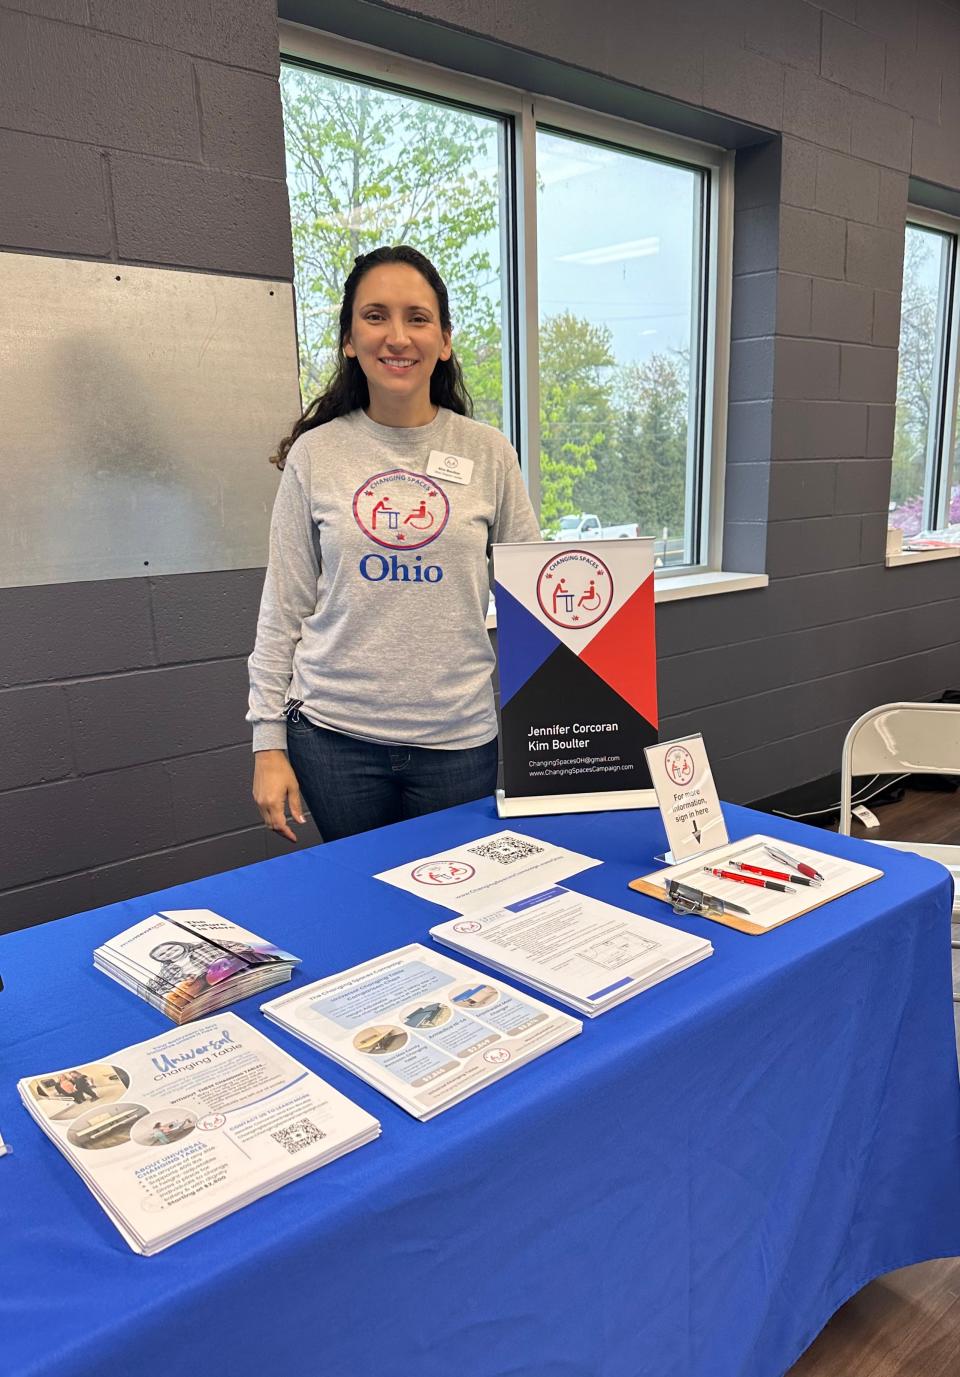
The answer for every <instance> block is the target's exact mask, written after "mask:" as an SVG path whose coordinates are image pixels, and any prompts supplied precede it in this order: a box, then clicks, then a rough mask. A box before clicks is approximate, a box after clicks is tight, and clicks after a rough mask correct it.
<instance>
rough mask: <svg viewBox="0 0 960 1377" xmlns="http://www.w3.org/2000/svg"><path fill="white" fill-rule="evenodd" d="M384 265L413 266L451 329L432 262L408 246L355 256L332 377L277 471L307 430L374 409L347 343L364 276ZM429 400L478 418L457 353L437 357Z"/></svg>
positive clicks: (274, 460) (278, 457) (274, 458)
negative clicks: (351, 413) (353, 413)
mask: <svg viewBox="0 0 960 1377" xmlns="http://www.w3.org/2000/svg"><path fill="white" fill-rule="evenodd" d="M384 263H406V264H407V266H408V267H411V268H416V270H417V272H418V273H419V274H420V275H421V277H423V278H425V279H426V281H427V282H429V284H430V286H431V287H432V288H433V290H434V292H435V293H436V297H437V302H438V304H439V306H440V328H441V330H444V331H447V330H450V328H451V322H450V300H449V297H448V296H447V288H446V284H445V283H444V280H443V278H442V277H441V276H440V274H439V273H438V272H437V270H436V268H435V267H434V266H433V264H432V263H431V262H430V260H429V258H426V257H425V256H424V255H423V254H422V253H420V252H419V251H418V250H417V249H412V248H410V247H409V245H407V244H395V245H392V246H391V245H384V246H382V247H381V248H379V249H372V250H371V251H370V253H362V254H360V255H359V256H358V257H357V258H355V259H354V261H353V267H352V269H351V270H350V276H349V277H348V278H347V280H346V282H345V283H344V286H343V301H342V303H341V305H340V332H339V335H338V336H337V353H336V365H335V367H334V371H333V376H332V377H331V378H330V381H329V382H328V383H327V386H326V388H325V389H324V391H323V392H322V393H321V394H320V396H319V397H315V398H314V399H313V401H312V402H311V403H310V405H309V406H308V407H307V409H306V411H304V413H303V415H302V416H301V417H300V419H299V421H298V422H297V423H296V425H295V426H294V427H293V430H291V432H290V434H289V435H288V436H287V437H286V439H284V440H282V441H281V442H280V444H279V445H278V447H277V452H276V454H273V455H271V456H270V462H271V464H276V466H277V468H278V469H282V468H283V466H284V464H285V463H286V462H287V455H288V454H289V452H290V447H291V445H292V444H293V443H294V441H295V440H298V439H299V438H300V436H301V435H302V434H303V433H304V431H306V430H313V428H314V426H322V425H326V423H327V421H333V420H335V419H336V417H337V416H346V415H347V414H348V413H349V412H351V411H356V410H357V408H358V407H366V406H369V404H370V389H369V388H368V387H367V379H366V377H365V376H364V372H363V369H362V368H361V367H360V365H359V363H358V362H357V360H356V359H351V358H348V357H347V355H346V354H345V353H344V352H343V342H344V340H345V339H346V337H347V335H349V333H350V330H351V328H352V326H353V301H354V297H355V296H356V294H357V287H358V286H359V284H360V280H361V278H363V277H364V276H365V274H367V273H368V272H370V270H371V269H372V268H379V267H380V266H381V265H382V264H384ZM430 400H431V402H433V404H434V406H445V407H447V408H449V410H450V411H456V412H457V414H458V415H460V416H472V415H473V402H472V400H471V398H470V393H469V392H468V391H467V387H466V384H465V383H464V381H463V371H462V369H461V367H460V362H459V360H458V359H457V356H456V355H455V354H453V353H451V355H450V357H449V358H448V359H438V361H437V366H436V368H434V370H433V373H432V374H431V376H430Z"/></svg>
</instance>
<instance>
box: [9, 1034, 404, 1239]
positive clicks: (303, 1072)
mask: <svg viewBox="0 0 960 1377" xmlns="http://www.w3.org/2000/svg"><path fill="white" fill-rule="evenodd" d="M17 1089H18V1091H19V1092H20V1098H21V1099H22V1101H23V1103H24V1105H25V1106H26V1108H27V1109H28V1110H29V1112H30V1114H31V1115H32V1116H33V1118H34V1119H35V1120H36V1121H37V1123H38V1124H39V1125H40V1127H41V1128H42V1129H43V1131H44V1133H46V1135H47V1136H48V1137H49V1138H51V1139H52V1140H53V1142H54V1143H55V1144H56V1146H57V1147H58V1148H59V1149H60V1151H61V1152H62V1153H63V1155H64V1156H65V1157H66V1158H67V1160H68V1161H69V1162H70V1164H71V1165H72V1166H73V1167H75V1168H76V1170H77V1171H78V1172H79V1173H80V1176H81V1177H82V1178H83V1180H84V1182H85V1183H86V1185H87V1186H89V1188H90V1190H91V1191H92V1192H93V1194H94V1195H95V1196H96V1198H97V1200H98V1201H99V1202H100V1204H101V1205H102V1206H103V1208H104V1210H106V1212H107V1214H108V1215H109V1216H110V1218H111V1219H112V1220H113V1222H114V1224H115V1225H116V1226H117V1228H118V1229H119V1230H120V1232H121V1233H122V1234H123V1236H124V1238H125V1239H126V1240H127V1242H128V1243H129V1244H130V1246H131V1248H133V1249H134V1251H135V1252H138V1253H155V1252H157V1251H159V1250H160V1249H161V1248H166V1247H167V1246H168V1245H169V1244H171V1243H175V1242H177V1241H178V1239H181V1238H183V1237H185V1236H186V1235H187V1234H191V1233H193V1232H194V1231H195V1230H197V1229H200V1228H203V1226H204V1225H206V1224H210V1223H212V1222H213V1221H214V1220H215V1219H219V1218H221V1217H222V1216H223V1215H226V1214H229V1213H231V1212H232V1211H233V1210H236V1209H239V1208H240V1206H242V1205H246V1204H248V1203H249V1202H250V1201H252V1200H256V1199H257V1198H258V1197H259V1196H262V1195H266V1194H268V1193H269V1192H270V1191H273V1190H275V1189H276V1188H277V1187H278V1186H282V1185H284V1184H285V1183H286V1182H288V1181H292V1180H295V1179H296V1178H297V1177H299V1176H303V1175H305V1174H306V1173H307V1172H309V1171H312V1170H313V1169H314V1168H315V1167H320V1166H323V1165H324V1164H325V1163H327V1162H330V1161H332V1160H333V1159H334V1158H335V1157H339V1156H341V1154H343V1153H345V1152H349V1151H350V1150H351V1149H352V1148H355V1147H359V1146H360V1145H361V1144H362V1143H366V1142H368V1141H369V1140H370V1139H371V1138H374V1137H376V1135H377V1134H378V1133H379V1132H380V1125H379V1123H378V1122H377V1120H376V1119H374V1118H373V1117H372V1115H370V1114H367V1113H366V1111H365V1110H362V1109H360V1107H359V1106H358V1105H355V1104H353V1103H352V1101H350V1100H348V1099H347V1098H346V1097H345V1096H344V1095H341V1094H340V1092H339V1091H337V1090H334V1088H333V1087H332V1086H330V1085H327V1083H326V1082H325V1081H322V1080H321V1079H320V1077H319V1076H315V1075H314V1074H313V1072H312V1071H308V1070H307V1068H306V1067H305V1066H302V1065H301V1064H300V1063H299V1062H298V1061H295V1060H294V1058H293V1057H291V1056H288V1055H287V1053H286V1052H284V1051H282V1050H281V1049H280V1048H279V1047H276V1046H274V1044H273V1043H272V1042H270V1040H269V1039H268V1038H266V1037H264V1035H263V1034H262V1033H260V1032H257V1030H256V1029H255V1028H251V1027H250V1025H249V1024H247V1023H244V1022H243V1020H242V1019H239V1018H238V1017H237V1016H236V1014H229V1013H222V1014H218V1015H216V1016H215V1017H213V1018H208V1019H205V1020H204V1021H203V1022H200V1023H193V1024H190V1025H189V1026H188V1027H186V1028H178V1029H176V1030H173V1031H170V1032H167V1033H164V1034H162V1035H161V1036H160V1037H156V1038H151V1039H150V1040H149V1041H147V1042H141V1043H137V1044H136V1045H134V1046H132V1047H125V1048H123V1049H122V1050H121V1051H119V1052H109V1053H107V1054H106V1055H104V1056H103V1057H102V1058H101V1059H100V1060H99V1061H96V1062H90V1063H83V1064H81V1065H79V1066H78V1065H75V1064H74V1065H68V1066H66V1067H65V1068H63V1069H61V1070H59V1071H45V1072H41V1073H40V1074H39V1075H34V1076H29V1077H27V1078H25V1079H24V1080H21V1081H19V1082H18V1084H17Z"/></svg>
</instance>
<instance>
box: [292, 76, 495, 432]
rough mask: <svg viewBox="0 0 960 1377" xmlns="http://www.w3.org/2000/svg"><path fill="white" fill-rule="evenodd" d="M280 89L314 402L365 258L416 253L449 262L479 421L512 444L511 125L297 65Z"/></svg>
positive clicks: (305, 381) (302, 346)
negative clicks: (507, 236)
mask: <svg viewBox="0 0 960 1377" xmlns="http://www.w3.org/2000/svg"><path fill="white" fill-rule="evenodd" d="M280 91H281V96H282V99H283V123H284V134H285V140H286V151H287V185H288V188H289V195H290V218H291V223H292V228H293V257H294V287H295V289H296V299H297V337H298V345H299V352H300V388H301V392H302V394H303V397H304V400H305V401H307V400H309V399H310V398H311V397H313V396H314V395H315V394H316V393H317V392H318V391H321V390H322V388H323V385H324V382H325V381H326V379H327V377H328V376H329V373H330V370H331V367H332V363H333V352H334V349H335V347H336V342H337V314H338V310H339V306H340V301H341V298H342V296H343V284H344V282H345V281H346V278H347V274H348V273H349V272H350V269H351V268H352V267H353V260H354V259H355V258H356V256H357V254H360V253H365V252H367V251H368V250H370V249H374V248H376V247H377V245H378V244H413V245H414V247H416V248H418V249H419V250H420V251H421V252H422V253H425V254H426V256H427V257H428V258H429V259H431V261H432V262H434V263H437V264H442V275H443V278H444V281H445V282H446V284H447V288H448V290H449V293H450V299H451V305H452V308H454V314H455V317H456V349H457V354H458V357H459V358H460V361H461V363H462V364H463V370H464V374H465V376H466V378H467V379H468V386H469V389H470V392H471V395H472V397H473V401H474V408H475V412H474V414H475V415H476V417H477V419H478V420H481V421H486V422H488V423H489V424H490V425H494V426H497V427H498V428H500V429H502V430H504V431H505V433H506V434H508V435H510V433H511V431H512V429H513V425H512V417H511V411H512V408H511V405H510V401H511V398H510V392H511V387H510V377H511V375H510V371H509V370H508V369H507V370H505V369H504V368H503V360H504V359H505V358H509V354H510V351H509V350H505V349H504V347H503V346H504V340H506V339H508V338H509V334H510V330H509V326H508V324H507V323H506V322H505V320H504V309H505V301H504V294H503V293H502V292H501V281H502V269H503V253H502V237H503V234H504V231H505V228H506V225H507V223H508V217H507V214H506V210H505V206H504V192H505V187H506V185H507V178H506V175H505V164H506V156H505V154H506V143H507V136H508V127H507V124H506V121H505V120H503V119H498V118H496V117H493V116H490V115H486V114H479V113H477V112H475V111H472V110H466V109H462V108H458V107H457V106H454V105H449V104H440V103H439V102H437V101H431V100H426V99H423V98H422V97H419V96H411V95H408V94H406V93H400V92H397V91H391V90H387V89H384V88H382V87H377V86H374V85H371V84H370V83H368V82H362V81H358V80H356V79H353V78H351V79H345V78H344V77H342V76H340V75H337V74H335V73H332V72H325V71H318V70H314V69H306V68H304V67H300V66H295V65H292V64H288V63H284V65H283V66H282V67H281V70H280ZM505 401H506V406H505ZM511 438H513V437H512V436H511Z"/></svg>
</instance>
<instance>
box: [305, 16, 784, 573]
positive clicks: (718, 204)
mask: <svg viewBox="0 0 960 1377" xmlns="http://www.w3.org/2000/svg"><path fill="white" fill-rule="evenodd" d="M280 52H281V57H282V58H289V59H292V60H294V61H296V60H298V59H299V60H301V61H304V62H308V63H312V64H314V65H316V66H318V67H323V68H326V69H328V70H331V71H334V72H342V73H343V74H344V75H346V76H356V77H360V78H367V79H368V80H372V81H378V82H382V83H386V84H388V85H390V86H393V87H397V88H401V89H405V90H409V91H410V93H411V94H412V95H414V94H415V95H420V96H423V97H425V98H427V99H429V98H430V97H438V98H440V99H446V100H451V101H454V102H457V103H460V104H463V105H467V106H473V107H474V108H476V109H477V110H478V111H480V112H485V113H488V114H491V115H497V116H501V117H506V118H507V119H509V120H512V121H513V129H514V139H513V149H514V154H515V159H516V165H515V169H514V171H515V186H516V204H515V228H514V229H513V231H512V232H513V234H514V237H515V245H516V263H515V264H514V262H513V255H512V254H507V255H506V256H505V259H504V271H505V273H507V274H508V275H509V274H512V273H513V272H514V271H515V272H516V282H515V284H514V283H512V282H511V281H510V280H509V276H508V281H507V284H506V285H507V287H508V289H509V288H511V287H512V288H513V291H512V296H513V299H514V301H515V302H516V304H517V319H516V321H515V329H516V335H517V340H518V346H519V356H520V357H519V378H518V381H519V388H518V392H519V395H518V397H517V398H516V406H515V410H516V421H517V426H518V434H517V439H518V445H517V448H518V450H519V452H520V458H521V466H522V468H523V473H524V477H525V479H526V482H527V487H528V490H529V493H530V499H531V501H532V503H533V506H534V509H535V510H536V511H538V512H539V509H540V434H539V432H540V396H539V349H538V343H539V308H538V299H537V183H536V131H537V126H538V125H546V126H548V127H549V128H551V129H555V130H557V132H561V133H563V132H569V133H570V134H572V135H582V136H584V137H586V138H590V139H596V140H597V141H598V142H601V143H607V144H611V145H615V146H617V147H620V148H624V149H626V150H629V151H634V152H638V153H648V154H652V155H653V156H654V157H661V158H666V159H669V160H670V161H672V162H679V163H686V164H689V165H691V166H693V167H695V168H696V169H697V170H699V171H703V172H705V173H706V174H707V184H708V188H709V206H708V215H707V229H706V235H705V242H704V245H703V250H704V252H705V254H706V257H707V268H706V302H705V311H706V316H705V323H704V344H703V348H704V355H703V370H704V386H703V388H702V395H701V396H700V399H699V400H700V404H701V406H702V407H703V412H704V414H703V419H702V436H703V442H702V454H701V455H700V456H698V457H699V459H700V488H699V493H698V494H697V495H696V496H697V499H698V500H699V507H700V510H699V517H698V521H697V531H696V540H697V544H698V548H699V550H700V554H701V558H700V561H699V562H698V563H696V564H686V565H682V566H680V567H678V568H675V569H663V570H657V581H658V583H659V582H663V583H664V584H666V583H667V581H668V580H669V581H670V582H673V581H674V580H677V581H678V582H677V584H676V588H675V595H676V596H683V595H684V594H686V595H690V594H695V593H696V592H697V591H698V589H697V583H698V576H701V575H704V576H709V583H708V584H707V585H706V586H705V587H704V588H703V591H705V592H707V591H709V592H714V591H716V592H720V591H723V587H722V586H721V585H719V584H717V582H716V580H717V576H718V574H719V571H720V570H722V568H723V550H722V544H723V497H724V476H725V460H726V432H727V391H728V378H729V372H730V309H731V296H732V286H733V168H734V159H733V154H732V153H730V152H728V151H727V150H725V149H722V148H718V147H716V146H714V145H713V144H707V143H699V142H697V141H695V140H693V139H687V138H682V137H680V136H677V135H672V134H665V133H663V132H662V131H660V130H657V129H652V128H650V127H648V126H646V125H641V124H637V123H634V122H633V121H630V120H626V119H620V118H618V117H616V116H612V115H606V114H599V113H597V112H596V111H591V110H586V109H584V108H582V107H581V106H577V105H572V104H569V105H568V104H566V103H564V102H561V101H555V100H546V99H541V98H540V97H539V96H537V95H535V94H532V93H530V92H525V91H520V90H517V89H516V88H514V87H511V86H505V85H501V84H499V83H497V82H493V81H489V80H485V79H481V78H478V77H470V76H464V75H462V74H460V73H455V72H450V71H448V70H447V69H445V68H442V67H438V66H436V65H434V64H432V63H428V62H421V61H417V60H414V59H410V58H406V57H401V56H398V55H396V54H394V53H389V52H386V51H385V50H383V49H380V48H375V47H372V46H369V45H366V44H361V43H357V42H354V41H352V40H347V39H343V38H340V37H338V36H337V35H335V34H328V33H325V32H323V31H321V30H317V29H313V28H308V27H305V26H303V25H299V24H290V23H287V22H281V24H280ZM504 400H505V404H506V403H507V396H506V392H505V398H504ZM692 486H693V485H691V484H689V483H688V485H687V487H688V502H689V501H690V500H691V496H693V494H691V493H690V489H691V487H692ZM684 535H685V537H686V535H687V532H686V531H685V532H684ZM736 577H737V578H738V579H739V580H740V582H739V583H738V584H737V586H738V587H739V586H757V584H765V583H766V582H767V579H766V576H765V575H757V576H749V575H748V576H743V575H738V576H736ZM744 579H747V580H748V582H747V583H744V582H743V580H744ZM681 590H682V591H681Z"/></svg>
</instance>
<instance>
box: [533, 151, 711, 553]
mask: <svg viewBox="0 0 960 1377" xmlns="http://www.w3.org/2000/svg"><path fill="white" fill-rule="evenodd" d="M537 187H538V197H537V230H538V253H537V272H538V281H539V307H540V524H541V526H542V527H543V529H544V531H547V532H549V533H550V534H555V533H556V531H557V530H558V528H559V529H561V530H562V529H563V526H564V523H565V522H566V521H568V519H569V518H568V517H567V516H566V515H565V513H567V512H568V511H569V509H570V507H571V505H572V506H575V507H578V508H582V509H585V510H586V511H588V512H589V513H591V514H592V515H593V516H594V517H599V523H598V522H597V521H596V520H593V521H592V522H591V523H590V526H591V527H592V528H593V529H592V531H591V534H593V535H594V537H595V536H596V534H597V530H596V528H597V526H598V525H599V526H600V527H601V528H602V530H603V531H604V532H606V533H608V534H609V535H610V536H619V535H621V534H622V535H652V536H655V537H656V542H655V546H654V551H655V558H656V560H657V563H658V565H659V566H660V567H667V566H670V565H691V564H696V563H698V562H699V557H700V540H701V532H700V525H699V522H698V520H697V514H696V508H697V505H698V503H699V501H700V495H701V490H702V481H701V478H700V475H701V473H702V464H701V457H702V452H703V451H702V440H703V436H702V433H701V431H700V429H699V412H698V407H697V402H698V388H697V379H698V378H699V377H700V376H701V375H702V368H703V359H702V352H703V340H702V323H703V319H704V304H705V296H706V281H705V274H704V253H703V247H704V244H705V243H706V242H707V239H708V235H707V232H706V231H707V226H706V223H705V215H706V208H707V195H708V187H709V176H708V174H707V173H706V172H705V171H703V170H702V169H699V168H691V167H689V166H685V165H682V164H677V163H670V162H666V161H662V160H658V159H654V158H650V157H647V156H644V155H643V154H640V153H637V152H634V151H632V150H628V149H624V148H618V147H616V146H613V145H609V144H599V143H596V142H593V141H587V140H585V139H582V138H577V137H574V136H572V135H570V134H568V133H564V132H561V131H560V130H555V129H550V128H545V127H542V126H541V127H540V128H538V130H537ZM598 206H602V207H603V215H602V216H598V215H597V213H596V208H597V207H598ZM587 529H588V523H587V522H586V521H585V522H584V523H583V525H582V527H581V533H582V534H586V533H587Z"/></svg>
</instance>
